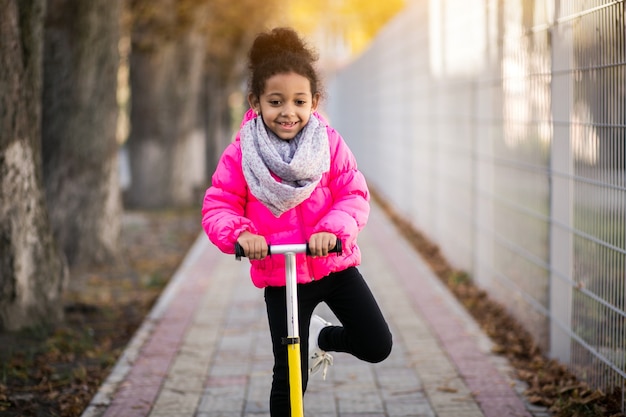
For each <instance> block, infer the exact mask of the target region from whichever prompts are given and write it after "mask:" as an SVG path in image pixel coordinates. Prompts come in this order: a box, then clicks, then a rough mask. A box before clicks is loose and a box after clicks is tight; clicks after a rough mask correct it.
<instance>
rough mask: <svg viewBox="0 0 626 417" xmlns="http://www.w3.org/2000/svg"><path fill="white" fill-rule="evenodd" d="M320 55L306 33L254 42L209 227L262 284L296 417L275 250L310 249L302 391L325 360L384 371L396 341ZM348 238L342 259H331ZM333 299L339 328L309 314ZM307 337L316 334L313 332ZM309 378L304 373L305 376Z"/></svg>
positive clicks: (284, 396) (365, 195) (210, 204)
mask: <svg viewBox="0 0 626 417" xmlns="http://www.w3.org/2000/svg"><path fill="white" fill-rule="evenodd" d="M316 59H317V58H316V56H315V54H314V53H313V51H312V50H310V49H309V48H308V47H307V46H306V44H305V43H304V42H303V41H302V39H300V37H299V36H298V34H297V33H296V32H295V31H293V30H292V29H289V28H276V29H273V30H272V31H270V32H266V33H262V34H260V35H258V36H257V38H256V39H255V41H254V43H253V45H252V48H251V49H250V52H249V69H250V80H249V94H248V102H249V104H250V107H251V108H250V109H249V110H248V112H247V113H246V114H245V116H244V119H243V121H242V123H241V128H240V130H239V133H238V135H237V137H236V139H235V141H234V142H233V143H231V144H230V145H229V146H228V147H227V148H226V150H225V151H224V153H223V155H222V157H221V159H220V162H219V164H218V167H217V169H216V171H215V173H214V175H213V179H212V186H211V187H210V188H209V189H208V190H207V191H206V194H205V197H204V203H203V206H202V226H203V227H204V230H205V231H206V233H207V235H208V236H209V238H210V240H211V241H212V242H213V243H214V244H215V245H216V246H217V247H219V249H220V250H222V251H223V252H225V253H229V254H232V253H234V247H235V242H237V243H239V244H240V245H241V247H242V248H243V249H244V252H245V254H246V256H247V257H248V258H249V259H250V263H251V268H250V271H251V278H252V282H253V283H254V285H256V286H257V287H259V288H264V292H265V303H266V307H267V316H268V321H269V327H270V333H271V337H272V345H273V352H274V373H273V380H272V389H271V394H270V412H271V415H272V416H281V417H284V416H289V414H290V412H289V387H288V369H287V347H286V346H285V345H283V344H282V338H283V337H285V336H286V335H287V306H286V294H285V291H286V289H285V262H284V257H282V256H274V257H272V256H267V251H268V250H267V248H268V244H270V245H272V244H287V243H302V242H305V241H307V242H308V243H309V247H310V251H311V254H312V256H310V257H306V256H305V255H303V254H298V255H297V262H296V265H297V276H298V298H299V307H298V308H299V323H300V330H299V331H300V336H301V347H302V352H309V355H308V356H309V357H308V358H307V355H305V354H303V355H302V364H301V366H302V377H303V380H302V384H303V389H304V390H306V386H307V381H308V374H309V372H310V373H314V372H315V371H317V370H318V369H320V368H321V369H323V370H324V372H323V373H324V377H325V375H326V368H327V367H328V365H330V364H332V356H331V355H330V354H328V353H327V352H329V351H334V352H348V353H351V354H352V355H354V356H356V357H357V358H360V359H362V360H365V361H368V362H372V363H374V362H380V361H382V360H383V359H385V358H386V357H387V356H388V355H389V353H390V352H391V346H392V338H391V333H390V332H389V328H388V326H387V323H386V322H385V319H384V318H383V316H382V314H381V311H380V309H379V307H378V305H377V303H376V301H375V299H374V297H373V295H372V293H371V292H370V290H369V288H368V286H367V284H366V283H365V281H364V280H363V277H362V276H361V275H360V273H359V271H358V270H357V268H356V266H357V265H359V263H360V259H361V254H360V251H359V247H358V246H357V234H358V233H359V231H360V230H362V229H363V227H364V226H365V223H366V221H367V217H368V215H369V192H368V189H367V184H366V182H365V178H364V177H363V175H362V174H361V172H359V171H358V170H357V166H356V161H355V159H354V156H353V155H352V153H351V151H350V150H349V149H348V146H347V145H346V143H345V142H344V141H343V139H342V137H341V136H340V135H339V134H338V133H337V132H336V131H335V130H334V129H332V128H331V127H330V126H329V125H328V123H327V122H326V121H325V120H324V118H323V117H322V116H321V115H320V114H318V113H317V111H316V110H317V107H318V104H319V101H320V97H321V92H320V91H321V90H320V85H319V84H320V82H319V77H318V74H317V72H316V71H315V69H314V67H313V64H314V62H315V61H316ZM337 239H340V240H341V242H342V245H343V254H342V255H339V256H336V255H332V256H327V255H328V250H329V249H331V248H333V247H334V246H335V243H336V240H337ZM320 302H325V303H326V304H327V305H328V306H329V307H330V309H331V310H332V311H333V313H335V315H336V316H337V318H338V319H339V321H340V322H341V323H342V326H333V325H331V324H330V323H328V322H326V321H325V320H323V319H322V318H320V317H319V316H313V310H314V309H315V307H316V306H317V305H318V304H319V303H320ZM309 330H310V332H309ZM307 369H308V372H307Z"/></svg>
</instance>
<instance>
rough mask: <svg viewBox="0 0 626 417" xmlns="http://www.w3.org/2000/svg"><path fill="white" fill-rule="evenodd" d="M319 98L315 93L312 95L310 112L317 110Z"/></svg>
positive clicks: (318, 94)
mask: <svg viewBox="0 0 626 417" xmlns="http://www.w3.org/2000/svg"><path fill="white" fill-rule="evenodd" d="M320 97H321V95H320V93H315V94H313V100H312V102H311V104H312V106H311V112H314V111H316V110H317V105H318V104H319V102H320Z"/></svg>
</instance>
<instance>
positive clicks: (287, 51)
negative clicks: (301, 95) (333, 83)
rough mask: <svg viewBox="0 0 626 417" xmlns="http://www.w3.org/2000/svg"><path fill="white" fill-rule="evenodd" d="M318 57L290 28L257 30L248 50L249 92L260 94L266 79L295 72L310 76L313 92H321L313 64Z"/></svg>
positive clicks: (255, 94)
mask: <svg viewBox="0 0 626 417" xmlns="http://www.w3.org/2000/svg"><path fill="white" fill-rule="evenodd" d="M317 60H318V55H317V52H316V51H314V50H313V49H311V48H310V47H309V46H308V45H307V44H306V43H305V42H304V40H303V39H301V38H300V36H299V35H298V33H296V31H295V30H293V29H291V28H286V27H281V28H274V29H272V30H271V31H269V32H263V33H260V34H259V35H258V36H257V37H256V39H255V40H254V43H253V44H252V47H251V48H250V52H249V53H248V62H249V63H248V68H249V70H250V77H249V84H248V89H249V92H250V93H251V94H253V95H254V96H255V97H260V96H261V94H263V91H264V90H265V82H266V81H267V79H268V78H270V77H272V76H274V75H276V74H284V73H289V72H294V73H296V74H299V75H302V76H303V77H306V78H308V79H309V82H310V83H311V93H312V94H314V95H315V94H321V93H322V92H321V86H320V84H321V83H320V77H319V74H318V73H317V71H316V69H315V67H314V63H315V62H316V61H317Z"/></svg>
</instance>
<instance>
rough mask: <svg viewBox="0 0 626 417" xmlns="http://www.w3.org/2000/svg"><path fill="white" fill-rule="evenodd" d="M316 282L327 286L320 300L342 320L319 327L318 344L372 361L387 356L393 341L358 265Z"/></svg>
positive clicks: (327, 348) (328, 349)
mask: <svg viewBox="0 0 626 417" xmlns="http://www.w3.org/2000/svg"><path fill="white" fill-rule="evenodd" d="M319 283H320V284H322V283H323V284H324V285H325V286H326V289H325V290H326V291H324V292H325V294H326V295H325V298H324V300H323V301H325V302H326V304H328V306H329V307H330V309H331V310H332V311H333V313H335V315H336V316H337V318H338V319H339V321H340V322H341V324H342V326H330V327H326V328H324V329H323V330H322V332H321V333H320V336H319V346H320V348H321V349H323V350H326V351H334V352H348V353H350V354H352V355H354V356H356V357H357V358H359V359H361V360H364V361H367V362H372V363H375V362H380V361H382V360H384V359H385V358H387V356H389V353H391V347H392V344H393V342H392V336H391V332H390V331H389V327H388V325H387V322H386V321H385V318H384V317H383V315H382V313H381V311H380V308H379V307H378V303H377V302H376V300H375V299H374V296H373V294H372V292H371V291H370V289H369V287H368V286H367V284H366V282H365V280H364V279H363V277H362V276H361V274H360V273H359V271H358V270H357V268H348V269H346V270H345V271H341V272H337V273H333V274H331V276H329V277H327V278H324V279H322V280H320V281H319Z"/></svg>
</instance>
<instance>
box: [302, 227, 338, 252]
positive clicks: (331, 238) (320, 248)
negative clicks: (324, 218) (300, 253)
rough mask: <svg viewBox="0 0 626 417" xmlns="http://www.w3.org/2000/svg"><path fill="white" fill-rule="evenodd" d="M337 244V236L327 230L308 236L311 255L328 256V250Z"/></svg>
mask: <svg viewBox="0 0 626 417" xmlns="http://www.w3.org/2000/svg"><path fill="white" fill-rule="evenodd" d="M336 244H337V236H335V235H334V234H332V233H328V232H319V233H315V234H313V235H311V237H310V238H309V251H310V252H311V256H313V257H317V256H328V251H329V250H330V249H332V248H334V247H335V245H336Z"/></svg>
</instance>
